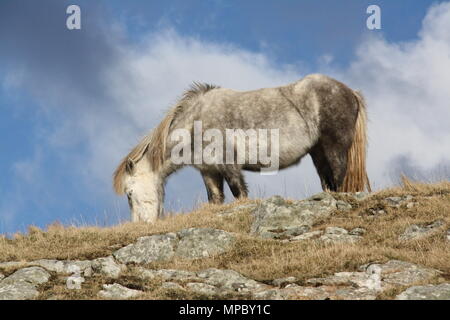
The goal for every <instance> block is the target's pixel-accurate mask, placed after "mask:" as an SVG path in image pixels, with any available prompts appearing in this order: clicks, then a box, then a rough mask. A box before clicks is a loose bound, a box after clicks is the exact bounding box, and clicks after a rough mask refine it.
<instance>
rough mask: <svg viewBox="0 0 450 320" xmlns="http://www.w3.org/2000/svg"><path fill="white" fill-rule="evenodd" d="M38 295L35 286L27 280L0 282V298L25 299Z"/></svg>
mask: <svg viewBox="0 0 450 320" xmlns="http://www.w3.org/2000/svg"><path fill="white" fill-rule="evenodd" d="M38 295H39V291H38V290H37V289H36V286H35V285H33V284H31V283H29V282H25V281H18V282H12V283H3V282H0V300H27V299H33V298H36V297H37V296H38Z"/></svg>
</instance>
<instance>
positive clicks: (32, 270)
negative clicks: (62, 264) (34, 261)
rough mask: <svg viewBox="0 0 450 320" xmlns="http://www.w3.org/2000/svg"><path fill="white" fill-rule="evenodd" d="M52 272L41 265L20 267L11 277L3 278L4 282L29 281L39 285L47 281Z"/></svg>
mask: <svg viewBox="0 0 450 320" xmlns="http://www.w3.org/2000/svg"><path fill="white" fill-rule="evenodd" d="M49 279H50V274H49V273H48V272H47V271H45V270H44V269H43V268H40V267H29V268H23V269H19V270H17V271H16V272H14V273H13V274H12V275H10V276H9V277H6V278H5V279H3V280H2V282H1V283H2V284H10V283H15V282H28V283H30V284H32V285H35V286H36V285H39V284H42V283H45V282H47V281H48V280H49Z"/></svg>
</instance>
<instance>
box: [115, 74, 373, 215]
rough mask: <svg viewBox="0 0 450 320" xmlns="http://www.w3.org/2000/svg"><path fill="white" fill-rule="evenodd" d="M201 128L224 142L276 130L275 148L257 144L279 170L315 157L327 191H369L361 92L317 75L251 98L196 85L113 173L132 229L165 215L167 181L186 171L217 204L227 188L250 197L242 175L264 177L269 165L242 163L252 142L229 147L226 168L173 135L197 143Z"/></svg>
mask: <svg viewBox="0 0 450 320" xmlns="http://www.w3.org/2000/svg"><path fill="white" fill-rule="evenodd" d="M197 123H201V127H200V129H199V130H201V133H207V132H208V130H210V131H211V130H214V131H212V132H215V134H219V135H220V134H222V135H223V136H226V134H227V130H229V129H240V130H241V131H242V132H247V131H249V130H252V129H255V130H257V129H258V130H259V129H269V130H276V132H277V136H276V137H277V139H276V140H271V139H269V141H267V140H266V141H264V143H262V142H261V140H256V142H255V143H256V144H260V145H263V144H264V145H265V146H267V147H268V149H269V150H272V154H271V156H273V155H275V156H276V160H277V161H276V162H277V166H276V168H275V170H278V169H283V168H287V167H290V166H292V165H294V164H297V163H299V161H300V159H301V158H302V157H303V156H305V155H306V154H310V155H311V157H312V160H313V163H314V165H315V167H316V169H317V172H318V174H319V177H320V181H321V184H322V188H323V189H324V190H331V191H341V192H356V191H362V190H365V189H366V188H367V189H368V190H370V185H369V180H368V178H367V173H366V167H365V162H366V111H365V103H364V99H363V98H362V96H361V95H360V94H359V93H358V92H356V91H354V90H352V89H350V88H349V87H347V86H346V85H344V84H343V83H341V82H339V81H337V80H334V79H332V78H329V77H327V76H324V75H319V74H313V75H308V76H306V77H304V78H303V79H301V80H299V81H297V82H294V83H291V84H288V85H286V86H281V87H276V88H265V89H259V90H253V91H235V90H231V89H225V88H220V87H216V86H213V85H208V84H197V83H194V85H193V86H192V87H191V89H190V90H188V91H186V92H185V93H184V95H183V97H182V98H181V99H180V101H178V103H177V104H176V105H175V106H174V107H172V108H171V109H170V110H169V111H168V113H167V115H166V116H165V117H164V119H163V120H162V121H161V123H160V124H159V125H158V126H157V127H156V128H155V129H154V130H153V131H152V132H151V133H149V134H148V135H147V136H145V137H144V138H143V139H142V141H141V142H140V143H139V144H138V145H137V146H136V147H134V148H133V149H132V150H131V152H130V153H129V154H128V155H127V156H126V157H125V158H124V159H123V160H122V162H121V163H120V165H119V166H118V168H117V169H116V171H115V173H114V188H115V191H116V192H117V193H118V194H124V193H125V194H126V195H127V197H128V202H129V205H130V210H131V215H132V221H146V222H153V221H155V220H156V219H157V218H158V216H159V215H161V213H162V210H163V199H164V183H165V181H166V178H167V177H168V176H169V175H170V174H172V173H174V172H175V171H176V170H178V169H180V168H181V167H183V166H186V165H190V166H193V167H194V168H196V169H198V170H199V171H200V173H201V175H202V177H203V180H204V183H205V186H206V190H207V193H208V200H209V201H210V202H213V203H222V202H223V201H224V190H223V188H224V181H226V182H227V184H228V185H229V187H230V190H231V192H232V194H233V195H234V196H235V197H237V198H238V197H246V196H247V193H248V191H247V186H246V183H245V181H244V177H243V174H242V170H249V171H261V170H266V169H268V168H269V167H270V164H269V163H267V161H266V162H263V161H260V159H256V161H255V160H254V159H250V157H249V156H248V155H246V156H244V161H243V162H242V161H241V162H239V161H236V160H237V158H236V154H237V151H238V149H239V148H240V147H242V146H243V145H245V146H246V147H247V148H251V147H252V146H253V144H252V143H250V142H249V141H250V140H248V137H247V139H244V140H242V139H241V140H239V139H234V138H233V139H231V140H229V141H228V140H227V141H226V142H230V143H231V144H232V145H231V150H232V151H233V150H234V151H236V153H235V155H234V158H233V160H234V161H231V162H230V161H224V159H223V158H222V155H220V156H219V157H217V154H216V157H215V159H216V160H217V161H216V162H213V163H211V162H210V161H208V162H207V163H206V162H205V161H196V159H195V156H196V152H195V150H194V149H195V148H196V147H195V145H194V144H195V143H194V142H195V138H194V139H187V140H184V142H180V140H177V139H174V134H175V133H177V132H180V130H182V131H181V132H188V133H191V134H192V135H194V131H195V129H196V128H195V126H196V124H197ZM183 130H184V131H183ZM197 130H198V129H197ZM175 136H176V137H179V135H175ZM203 143H204V141H203ZM211 143H212V142H211ZM180 144H181V147H183V148H180ZM218 145H219V146H222V145H221V144H218ZM227 145H228V147H229V144H227ZM245 146H244V147H245ZM216 147H217V144H216ZM223 148H224V149H225V144H223ZM175 149H176V150H181V156H184V158H185V159H188V160H190V161H187V162H184V163H177V162H175V161H173V155H174V152H173V150H175ZM239 150H241V149H239ZM258 150H259V151H260V149H258ZM188 151H189V152H188ZM191 151H192V152H191ZM217 151H222V150H217V149H216V150H215V152H216V153H217ZM228 151H229V150H228ZM183 153H184V154H183ZM223 154H224V156H223V157H225V154H227V152H226V151H225V150H224V152H223ZM271 159H275V158H272V157H271ZM228 160H229V159H228ZM241 160H242V159H241ZM250 160H253V161H250Z"/></svg>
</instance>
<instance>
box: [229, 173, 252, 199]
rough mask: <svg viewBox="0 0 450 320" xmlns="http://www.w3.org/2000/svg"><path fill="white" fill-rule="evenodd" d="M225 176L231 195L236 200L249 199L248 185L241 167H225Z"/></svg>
mask: <svg viewBox="0 0 450 320" xmlns="http://www.w3.org/2000/svg"><path fill="white" fill-rule="evenodd" d="M223 176H224V178H225V181H226V182H227V183H228V186H229V187H230V190H231V193H232V194H233V196H234V197H235V198H236V199H237V198H247V196H248V189H247V184H246V183H245V179H244V175H243V174H242V171H241V168H240V167H238V166H234V165H228V166H225V170H224V172H223Z"/></svg>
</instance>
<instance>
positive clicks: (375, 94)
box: [337, 3, 450, 187]
mask: <svg viewBox="0 0 450 320" xmlns="http://www.w3.org/2000/svg"><path fill="white" fill-rule="evenodd" d="M448 30H450V3H443V4H440V5H434V6H432V7H431V8H430V9H429V11H428V13H427V15H426V17H425V19H424V20H423V26H422V29H421V31H420V32H419V37H418V39H417V40H413V41H409V42H403V43H391V42H389V41H387V40H385V39H383V38H381V37H373V38H369V39H367V40H366V41H365V42H363V43H362V44H361V46H360V47H359V49H358V51H357V58H356V60H355V61H354V62H353V63H352V64H351V66H350V68H349V69H348V70H345V71H343V72H342V71H341V72H338V73H337V76H339V77H340V78H342V79H343V80H344V81H346V82H347V83H349V84H351V85H352V86H353V87H354V88H360V89H361V90H362V91H363V93H364V94H365V96H366V98H367V101H368V105H369V106H368V110H369V117H370V125H369V130H370V149H369V150H370V151H369V174H370V176H371V177H372V179H373V180H374V182H375V184H376V185H377V186H379V187H382V186H385V185H386V184H387V183H389V173H390V166H391V165H392V164H393V163H392V162H393V161H394V162H395V161H396V159H400V158H401V157H402V156H407V157H409V158H410V161H411V162H412V163H414V164H415V165H416V166H417V167H418V168H422V169H430V168H432V167H433V166H436V165H438V164H440V163H442V161H445V162H450V153H449V150H450V149H449V148H448V146H449V145H450V125H449V124H450V90H449V87H448V85H449V84H450V35H449V33H448Z"/></svg>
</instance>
